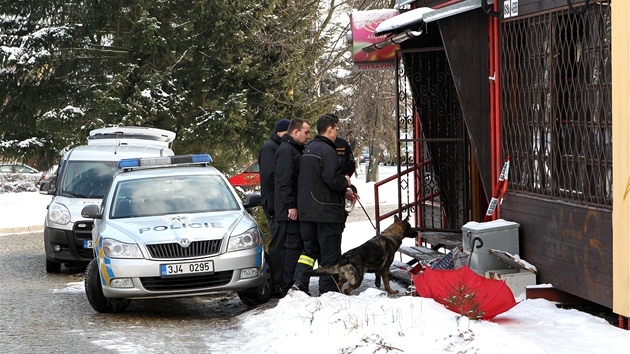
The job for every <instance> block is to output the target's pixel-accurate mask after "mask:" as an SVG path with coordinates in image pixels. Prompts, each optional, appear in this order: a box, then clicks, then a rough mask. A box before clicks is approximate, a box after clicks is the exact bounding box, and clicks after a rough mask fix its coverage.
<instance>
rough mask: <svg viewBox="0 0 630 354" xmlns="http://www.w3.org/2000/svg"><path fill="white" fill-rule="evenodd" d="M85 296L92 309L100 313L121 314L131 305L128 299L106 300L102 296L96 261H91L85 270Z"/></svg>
mask: <svg viewBox="0 0 630 354" xmlns="http://www.w3.org/2000/svg"><path fill="white" fill-rule="evenodd" d="M85 295H86V296H87V298H88V301H89V302H90V305H92V308H94V310H96V311H98V312H100V313H116V312H123V311H125V309H127V307H128V306H129V304H130V303H131V300H129V299H108V298H106V297H105V295H103V286H102V285H101V277H100V275H99V271H98V262H97V260H96V259H93V260H91V261H90V263H89V264H88V266H87V268H86V269H85Z"/></svg>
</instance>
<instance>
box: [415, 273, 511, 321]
mask: <svg viewBox="0 0 630 354" xmlns="http://www.w3.org/2000/svg"><path fill="white" fill-rule="evenodd" d="M413 283H414V285H415V287H416V292H417V293H418V295H420V296H422V297H428V298H432V299H434V300H435V301H437V302H439V303H440V304H442V305H444V306H446V307H447V308H448V309H449V310H451V311H454V312H457V313H459V314H462V315H464V316H466V317H469V318H471V319H483V320H489V319H491V318H494V317H495V316H496V315H498V314H501V313H503V312H505V311H507V310H509V309H511V308H512V307H514V306H516V300H514V295H513V294H512V291H511V290H510V288H509V287H508V286H507V284H505V282H504V281H501V280H495V279H488V278H484V277H482V276H480V275H478V274H476V273H475V272H473V271H472V270H470V268H468V267H466V266H463V267H461V268H459V269H456V270H434V269H431V268H429V267H427V268H426V269H425V270H424V272H422V273H421V274H417V275H413Z"/></svg>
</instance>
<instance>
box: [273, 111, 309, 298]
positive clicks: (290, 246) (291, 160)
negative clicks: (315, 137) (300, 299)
mask: <svg viewBox="0 0 630 354" xmlns="http://www.w3.org/2000/svg"><path fill="white" fill-rule="evenodd" d="M310 138H311V125H310V124H309V123H308V122H307V121H306V120H304V119H301V118H295V119H293V120H292V121H291V125H289V132H288V133H287V134H284V136H283V137H282V143H281V144H280V147H279V148H278V152H277V153H276V189H275V204H274V205H275V208H274V209H275V212H276V222H277V223H278V225H279V226H278V228H279V234H282V235H283V237H284V264H283V267H282V272H283V274H284V282H283V284H282V291H283V292H284V293H286V292H287V291H289V288H290V287H291V285H292V284H293V274H294V272H295V265H296V264H297V261H298V258H300V254H301V253H302V248H303V246H302V237H301V235H300V222H299V221H298V216H299V215H298V208H297V195H298V176H299V174H300V160H301V159H302V153H303V152H304V145H305V144H306V143H307V142H308V140H309V139H310Z"/></svg>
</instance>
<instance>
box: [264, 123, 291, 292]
mask: <svg viewBox="0 0 630 354" xmlns="http://www.w3.org/2000/svg"><path fill="white" fill-rule="evenodd" d="M290 123H291V121H290V120H288V119H284V118H283V119H280V120H279V121H278V123H276V127H275V129H274V132H273V134H271V136H270V137H269V139H268V140H267V141H265V143H264V144H263V145H262V147H261V148H260V152H259V153H258V164H259V166H260V195H261V201H260V205H261V206H262V208H263V211H264V212H265V216H266V217H267V224H268V225H269V237H271V242H270V243H269V249H268V250H267V256H268V264H269V268H270V272H271V278H272V281H273V284H274V290H273V295H274V296H276V297H280V296H282V289H281V288H282V283H283V276H282V263H283V259H284V256H283V253H284V238H283V237H282V235H279V233H278V231H279V230H278V224H277V223H276V220H275V212H274V190H275V171H276V152H277V151H278V147H279V146H280V143H281V142H282V136H283V135H284V134H285V133H286V132H287V130H289V124H290Z"/></svg>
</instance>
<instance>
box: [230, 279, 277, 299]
mask: <svg viewBox="0 0 630 354" xmlns="http://www.w3.org/2000/svg"><path fill="white" fill-rule="evenodd" d="M272 290H273V287H272V284H271V277H270V276H269V273H267V274H266V277H265V282H264V283H263V284H262V285H261V286H259V287H257V288H255V289H247V290H243V291H238V292H237V294H238V297H239V298H240V299H241V301H242V302H243V303H244V304H245V305H247V306H257V305H262V304H264V303H266V302H267V301H269V299H270V298H271V292H272Z"/></svg>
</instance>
